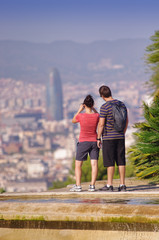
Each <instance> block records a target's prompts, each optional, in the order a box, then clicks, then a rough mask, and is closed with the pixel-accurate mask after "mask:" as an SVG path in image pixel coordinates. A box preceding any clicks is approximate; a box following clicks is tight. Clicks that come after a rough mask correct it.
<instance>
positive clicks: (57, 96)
mask: <svg viewBox="0 0 159 240" xmlns="http://www.w3.org/2000/svg"><path fill="white" fill-rule="evenodd" d="M46 105H47V113H46V116H47V119H48V120H62V119H63V96H62V85H61V78H60V74H59V72H58V70H57V69H56V68H55V69H53V70H52V71H51V73H50V78H49V81H48V82H47V86H46Z"/></svg>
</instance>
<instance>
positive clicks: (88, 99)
mask: <svg viewBox="0 0 159 240" xmlns="http://www.w3.org/2000/svg"><path fill="white" fill-rule="evenodd" d="M83 104H85V105H86V106H87V107H89V108H92V107H93V106H94V100H93V97H92V96H91V95H87V96H86V98H85V99H84V101H83Z"/></svg>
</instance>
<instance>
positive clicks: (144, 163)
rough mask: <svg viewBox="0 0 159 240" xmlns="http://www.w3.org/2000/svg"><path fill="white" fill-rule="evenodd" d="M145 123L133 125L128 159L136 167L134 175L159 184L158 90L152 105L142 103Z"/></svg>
mask: <svg viewBox="0 0 159 240" xmlns="http://www.w3.org/2000/svg"><path fill="white" fill-rule="evenodd" d="M143 109H144V117H145V121H144V122H142V123H137V124H135V127H136V128H137V129H138V131H137V132H136V133H135V135H136V143H135V144H134V145H133V146H131V148H130V149H129V151H128V152H129V158H130V160H131V161H133V163H134V165H135V167H136V175H137V176H138V177H139V178H143V179H152V180H153V181H156V182H159V90H158V91H157V93H156V95H155V97H154V100H153V103H152V104H151V106H148V105H147V104H145V103H144V105H143Z"/></svg>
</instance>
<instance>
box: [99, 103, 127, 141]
mask: <svg viewBox="0 0 159 240" xmlns="http://www.w3.org/2000/svg"><path fill="white" fill-rule="evenodd" d="M112 101H113V102H114V103H117V102H120V101H119V100H117V99H113V100H111V102H112ZM120 103H121V104H122V105H123V107H125V105H124V103H123V102H120ZM125 108H126V107H125ZM100 118H105V126H104V130H103V134H102V139H103V140H111V139H123V138H125V135H124V132H117V131H116V130H115V129H114V127H113V126H114V119H113V114H112V106H111V104H110V103H109V101H107V102H106V103H104V104H103V105H102V106H101V108H100Z"/></svg>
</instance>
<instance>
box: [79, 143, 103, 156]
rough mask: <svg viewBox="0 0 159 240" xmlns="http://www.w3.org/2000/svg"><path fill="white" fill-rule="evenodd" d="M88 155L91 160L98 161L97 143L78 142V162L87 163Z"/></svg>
mask: <svg viewBox="0 0 159 240" xmlns="http://www.w3.org/2000/svg"><path fill="white" fill-rule="evenodd" d="M88 154H89V156H90V158H91V159H95V160H98V158H99V148H98V147H97V142H78V143H77V153H76V160H79V161H86V160H87V157H88Z"/></svg>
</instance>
